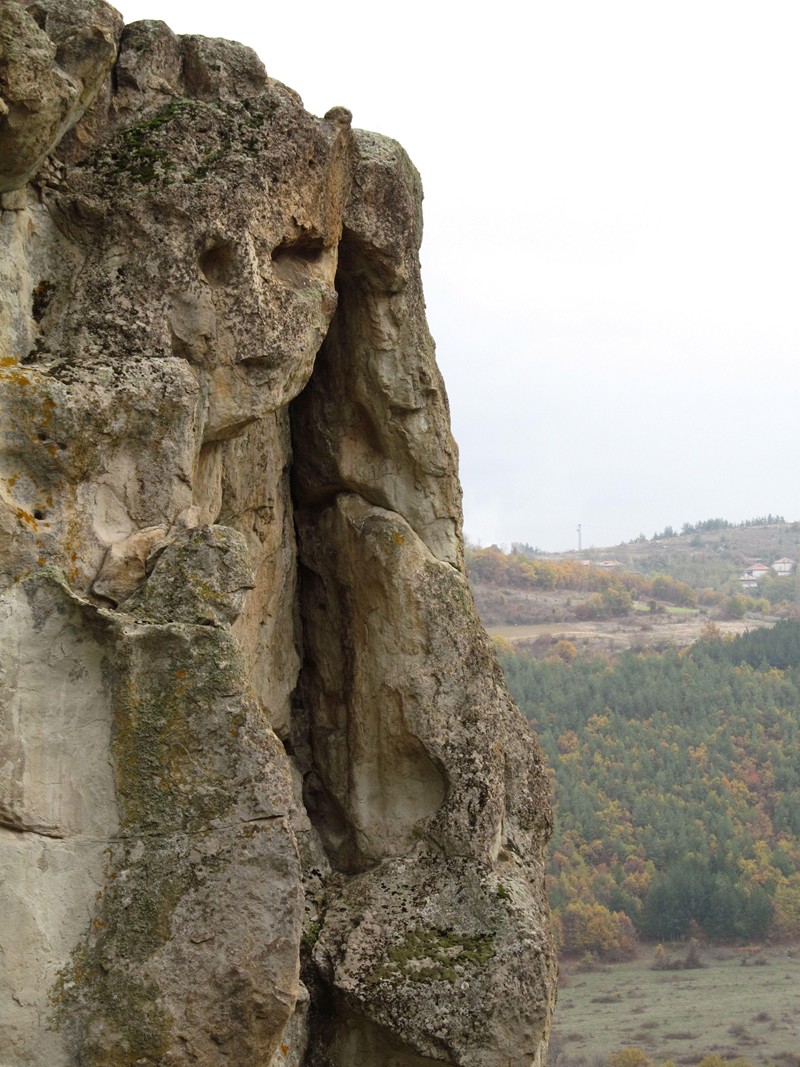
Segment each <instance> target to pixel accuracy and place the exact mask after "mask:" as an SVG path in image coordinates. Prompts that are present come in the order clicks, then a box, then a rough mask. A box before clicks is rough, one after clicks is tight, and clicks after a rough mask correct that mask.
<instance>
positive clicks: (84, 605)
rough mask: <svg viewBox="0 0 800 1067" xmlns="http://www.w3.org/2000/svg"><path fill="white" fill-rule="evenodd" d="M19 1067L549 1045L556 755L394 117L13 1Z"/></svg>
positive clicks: (9, 176) (15, 994)
mask: <svg viewBox="0 0 800 1067" xmlns="http://www.w3.org/2000/svg"><path fill="white" fill-rule="evenodd" d="M0 193H2V200H0V203H1V205H2V212H1V213H0V288H2V300H0V650H1V651H0V914H2V916H3V923H2V932H1V933H0V1050H1V1051H0V1064H1V1065H2V1067H45V1065H46V1067H79V1065H80V1067H92V1065H94V1067H101V1065H102V1067H114V1065H126V1067H127V1065H131V1067H132V1065H134V1064H137V1065H151V1067H155V1065H158V1067H167V1065H171V1067H180V1065H183V1064H186V1065H189V1064H193V1065H198V1064H199V1065H209V1067H210V1065H216V1064H222V1063H229V1064H236V1065H237V1067H249V1065H252V1067H256V1065H258V1067H264V1065H265V1064H268V1065H270V1067H301V1065H304V1067H352V1065H361V1064H363V1065H365V1067H366V1065H377V1067H420V1065H425V1064H434V1063H437V1064H452V1065H461V1067H473V1065H474V1067H495V1065H496V1067H501V1065H502V1067H511V1065H513V1067H517V1065H519V1067H523V1065H526V1067H527V1065H540V1064H541V1063H542V1062H543V1056H544V1052H545V1049H546V1043H547V1036H548V1030H549V1014H550V1009H551V1005H552V1000H553V995H554V962H553V952H552V948H551V945H550V941H549V933H548V920H547V912H546V905H545V901H544V889H543V860H542V853H543V848H544V845H545V843H546V840H547V836H548V833H549V827H550V810H549V803H548V797H547V792H546V789H545V785H544V782H545V778H544V774H543V769H542V766H541V759H540V755H539V750H538V747H537V745H536V742H535V740H534V738H533V737H532V735H531V734H530V732H529V730H528V728H527V726H526V724H525V723H524V721H523V720H522V719H521V718H520V716H519V714H518V712H517V711H516V709H515V708H514V707H513V705H512V703H511V702H510V700H509V698H508V696H507V694H506V692H505V690H504V688H503V684H502V678H501V676H500V673H499V670H498V667H497V665H496V662H495V660H494V657H493V654H492V651H491V647H490V645H489V643H488V641H487V639H486V636H485V634H484V633H483V631H482V630H481V628H480V625H479V623H478V621H477V617H476V615H475V612H474V608H473V606H472V600H471V596H470V592H469V588H468V585H467V583H466V579H465V577H464V574H463V547H462V540H461V511H460V489H459V484H458V476H457V453H456V448H455V445H454V443H453V441H452V438H451V435H450V429H449V415H448V409H447V400H446V396H445V392H444V386H443V384H442V381H441V378H440V375H439V372H438V370H437V368H436V364H435V359H434V351H433V343H432V341H431V338H430V335H429V333H428V330H427V326H426V322H425V316H424V303H423V296H422V288H421V282H420V275H419V262H418V248H419V242H420V239H421V215H420V202H421V188H420V183H419V177H418V175H417V173H416V171H415V170H414V168H413V166H412V165H411V163H410V162H409V160H408V158H407V157H406V155H405V153H404V152H403V150H402V149H401V148H400V146H399V145H397V144H396V143H395V142H393V141H390V140H388V139H386V138H383V137H379V136H377V135H375V134H371V133H364V132H361V131H353V130H351V128H350V113H349V112H348V111H347V110H346V109H345V108H341V107H336V108H333V109H332V110H331V111H329V112H328V114H327V115H326V116H325V117H324V118H322V119H318V118H315V117H314V116H312V115H310V114H308V113H307V112H306V111H305V110H304V109H303V106H302V103H301V101H300V99H299V97H298V96H297V95H296V94H295V93H294V92H293V91H292V90H290V89H287V88H286V87H285V86H283V85H281V84H280V83H278V82H275V81H273V80H272V79H270V78H269V77H268V75H267V73H266V71H265V70H264V67H263V66H262V64H261V62H260V61H259V59H258V58H257V57H256V56H255V54H254V53H253V52H252V51H250V50H249V49H247V48H245V47H243V46H241V45H236V44H232V43H231V42H227V41H213V40H208V39H205V38H201V37H178V36H176V35H174V34H173V33H172V32H171V31H170V30H169V29H168V27H166V26H165V25H164V24H163V23H160V22H140V23H134V24H133V25H130V26H127V27H125V28H124V29H123V27H122V25H121V21H120V18H119V16H118V14H117V13H116V12H115V11H114V10H113V8H111V7H109V6H108V5H107V4H105V3H103V2H102V0H32V2H27V0H24V2H19V3H15V2H6V3H0Z"/></svg>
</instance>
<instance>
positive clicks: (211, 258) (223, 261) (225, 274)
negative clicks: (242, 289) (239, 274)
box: [199, 244, 238, 289]
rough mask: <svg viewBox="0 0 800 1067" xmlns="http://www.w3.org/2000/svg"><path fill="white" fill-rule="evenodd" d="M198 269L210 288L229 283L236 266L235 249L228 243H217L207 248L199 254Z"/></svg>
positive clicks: (233, 276)
mask: <svg viewBox="0 0 800 1067" xmlns="http://www.w3.org/2000/svg"><path fill="white" fill-rule="evenodd" d="M199 265H200V270H201V271H202V272H203V277H204V278H205V279H206V281H207V282H208V284H209V285H210V286H211V288H212V289H223V288H224V287H225V286H226V285H231V284H232V283H233V281H234V280H235V277H236V271H237V266H238V261H237V255H236V250H235V249H234V248H233V246H232V245H230V244H217V245H213V246H212V247H211V248H207V249H206V251H205V252H203V254H202V255H201V256H200V260H199Z"/></svg>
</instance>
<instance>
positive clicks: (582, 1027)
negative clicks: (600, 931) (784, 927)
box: [549, 945, 800, 1067]
mask: <svg viewBox="0 0 800 1067" xmlns="http://www.w3.org/2000/svg"><path fill="white" fill-rule="evenodd" d="M668 953H669V955H670V956H671V957H673V958H674V959H676V960H678V959H681V958H682V957H683V956H685V954H686V948H685V946H684V947H682V948H681V947H676V948H675V949H674V950H672V951H671V952H670V951H669V950H668ZM700 958H701V961H702V963H703V964H704V966H703V967H701V968H700V969H697V970H675V971H672V970H653V969H652V963H653V948H652V946H642V948H641V949H640V955H639V959H637V960H633V961H631V962H629V963H618V964H611V965H608V966H606V965H603V966H598V968H597V969H596V970H591V971H586V970H584V969H582V965H581V964H579V963H565V964H562V966H561V988H560V991H559V998H558V1006H557V1008H556V1014H555V1021H554V1027H553V1040H552V1046H551V1056H550V1061H549V1062H550V1067H584V1065H585V1067H594V1065H595V1064H601V1063H604V1062H605V1060H606V1059H607V1057H608V1056H609V1055H611V1054H612V1053H614V1052H618V1051H620V1050H621V1049H624V1048H629V1047H636V1048H639V1049H641V1050H642V1051H643V1052H645V1053H647V1054H648V1055H649V1056H651V1057H652V1058H653V1059H654V1060H655V1062H656V1063H657V1064H662V1063H663V1062H664V1061H665V1060H672V1061H673V1062H674V1063H675V1064H677V1065H681V1064H687V1065H688V1064H696V1063H699V1062H700V1060H701V1059H702V1058H703V1057H704V1056H709V1055H712V1054H716V1055H718V1056H722V1057H723V1058H725V1059H733V1058H735V1057H739V1056H741V1057H744V1058H745V1059H747V1060H749V1061H750V1062H751V1063H752V1064H754V1065H755V1067H768V1065H771V1064H774V1065H775V1067H798V1065H800V945H794V946H791V945H779V946H773V947H762V948H752V947H747V948H722V947H715V948H702V949H701V951H700Z"/></svg>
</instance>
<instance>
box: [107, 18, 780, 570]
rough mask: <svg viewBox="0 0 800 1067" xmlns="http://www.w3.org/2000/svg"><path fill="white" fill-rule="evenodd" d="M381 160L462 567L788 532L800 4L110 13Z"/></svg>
mask: <svg viewBox="0 0 800 1067" xmlns="http://www.w3.org/2000/svg"><path fill="white" fill-rule="evenodd" d="M116 6H117V7H118V8H119V10H120V11H121V12H122V13H123V15H124V16H125V19H126V21H128V22H131V21H133V20H135V19H138V18H161V19H163V20H164V21H165V22H167V23H168V24H169V25H170V26H171V27H172V29H173V30H175V31H176V32H178V33H203V34H207V35H210V36H221V37H228V38H232V39H235V40H240V41H243V42H244V43H246V44H249V45H251V46H252V47H253V48H255V50H256V51H257V52H258V54H259V55H260V56H261V58H262V59H263V61H264V63H265V65H266V67H267V70H268V72H269V73H270V75H271V76H272V77H275V78H278V79H280V80H281V81H284V82H286V83H287V84H289V85H291V86H292V88H294V89H296V90H297V91H298V92H299V93H300V95H301V96H302V97H303V100H304V102H305V105H306V107H307V108H308V109H309V110H310V111H312V112H314V113H315V114H320V115H321V114H323V113H324V112H325V111H327V109H328V108H330V107H332V106H333V105H335V104H343V105H345V106H347V107H349V108H350V109H351V110H352V112H353V115H354V120H353V121H354V125H356V126H359V127H362V128H366V129H372V130H379V131H380V132H382V133H386V134H389V135H390V136H392V137H395V138H397V140H399V141H401V143H402V144H403V145H404V146H405V147H406V149H407V150H408V152H409V154H410V155H411V158H412V159H413V160H414V162H415V163H416V165H417V167H418V168H419V170H420V172H421V174H422V179H423V184H424V187H425V240H424V243H423V248H422V262H423V277H424V282H425V291H426V300H427V305H428V315H429V319H430V323H431V328H432V331H433V334H434V337H435V338H436V341H437V351H438V358H439V363H440V365H441V367H442V370H443V373H444V376H445V380H446V382H447V387H448V392H449V395H450V403H451V410H452V417H453V428H454V431H455V434H456V437H457V440H458V442H459V446H460V449H461V476H462V481H463V484H464V504H465V529H466V532H467V534H468V536H469V537H470V538H471V539H472V540H473V541H479V542H480V543H482V544H490V543H492V542H497V543H505V544H508V543H510V542H513V541H524V542H528V543H530V544H532V545H538V546H540V547H542V548H544V549H549V550H554V549H564V548H574V547H577V534H576V527H577V525H578V523H580V524H581V525H582V528H583V545H584V547H587V546H589V545H597V546H601V545H612V544H615V543H617V542H619V541H621V540H629V539H631V538H634V537H636V536H637V534H639V533H640V532H644V533H646V534H647V535H648V536H651V535H652V534H653V532H654V531H655V530H656V529H658V530H661V529H662V528H663V527H664V526H665V525H667V524H671V525H673V526H675V527H676V528H678V527H680V525H681V523H683V522H684V521H695V520H698V519H705V518H710V517H716V516H721V517H724V518H728V519H730V520H732V521H734V520H741V519H746V518H750V517H752V516H756V515H761V514H766V513H768V512H772V513H778V514H783V515H785V517H786V518H787V519H790V520H792V519H800V507H798V489H800V473H799V472H800V464H799V463H798V456H797V443H798V375H800V317H798V314H797V300H798V292H800V139H799V138H798V112H799V111H800V4H798V3H797V2H796V0H761V2H760V3H755V2H752V0H751V2H747V3H744V2H737V0H670V2H669V3H664V2H656V0H530V2H528V3H527V4H522V3H519V2H516V3H511V2H508V0H495V2H494V3H491V4H486V5H480V6H478V5H473V6H471V7H470V6H469V5H465V4H464V3H459V4H455V3H450V2H438V3H437V2H436V0H426V2H420V0H403V2H402V3H398V4H393V5H381V4H377V3H375V0H372V2H370V3H366V2H360V0H339V2H337V3H335V4H333V3H330V2H326V3H322V2H319V0H305V2H304V3H302V4H293V5H289V4H287V3H282V4H264V5H261V4H254V3H247V2H244V0H227V2H225V3H219V2H217V3H213V4H212V3H202V2H194V3H188V2H186V0H158V2H156V0H126V2H122V3H117V4H116Z"/></svg>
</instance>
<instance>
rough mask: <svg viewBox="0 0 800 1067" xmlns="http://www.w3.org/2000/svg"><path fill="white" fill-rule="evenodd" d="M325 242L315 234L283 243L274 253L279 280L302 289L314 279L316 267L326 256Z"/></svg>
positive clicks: (275, 268)
mask: <svg viewBox="0 0 800 1067" xmlns="http://www.w3.org/2000/svg"><path fill="white" fill-rule="evenodd" d="M325 251H326V249H325V242H324V240H323V239H322V238H321V237H315V236H314V235H313V234H303V235H302V236H300V237H297V238H292V239H287V240H286V241H282V242H281V243H280V244H279V245H278V247H277V248H276V249H274V251H273V253H272V266H273V269H274V271H275V274H276V275H277V277H278V279H279V280H280V281H282V282H283V283H284V285H289V286H291V287H292V288H293V289H302V288H304V287H305V286H306V285H308V283H309V281H310V280H311V278H312V277H314V274H315V273H316V272H315V269H314V268H315V266H316V265H317V264H319V262H320V260H321V259H322V257H323V256H324V254H325Z"/></svg>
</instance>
